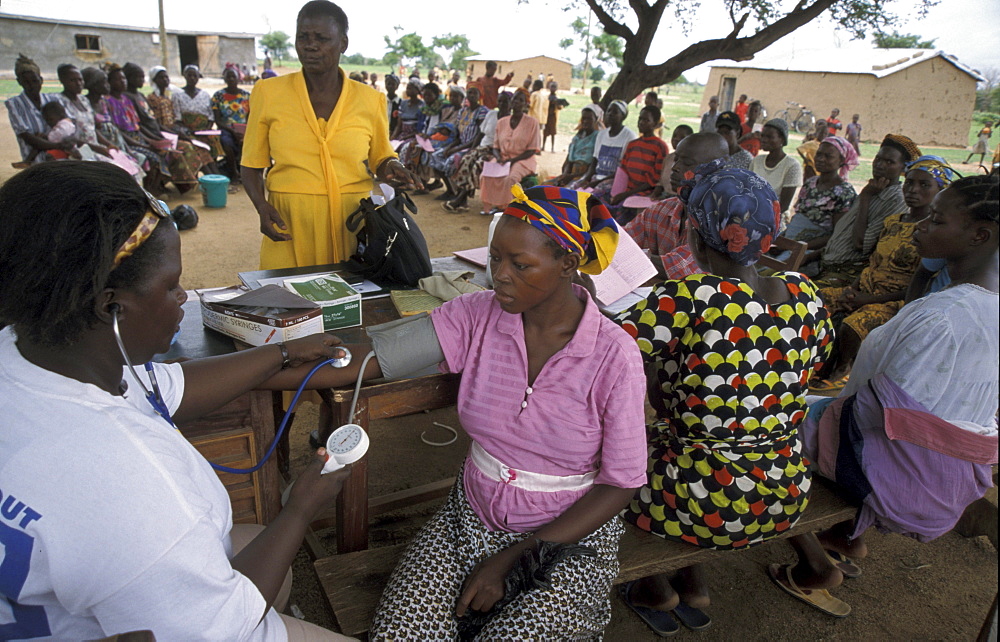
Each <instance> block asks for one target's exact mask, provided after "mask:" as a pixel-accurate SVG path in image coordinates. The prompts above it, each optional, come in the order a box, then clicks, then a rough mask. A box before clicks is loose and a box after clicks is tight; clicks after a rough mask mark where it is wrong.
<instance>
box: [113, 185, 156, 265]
mask: <svg viewBox="0 0 1000 642" xmlns="http://www.w3.org/2000/svg"><path fill="white" fill-rule="evenodd" d="M142 191H143V193H145V194H146V203H147V204H148V205H149V209H147V210H146V213H145V214H144V215H143V217H142V220H140V221H139V224H138V225H137V226H136V228H135V230H133V231H132V233H131V234H129V236H128V238H127V239H125V242H124V243H122V244H121V247H119V248H118V251H117V252H115V260H114V261H113V262H112V264H111V269H112V270H114V269H115V268H117V267H118V266H119V265H121V263H122V261H124V260H125V259H127V258H128V257H130V256H132V255H133V254H134V253H135V251H136V250H138V249H139V248H140V247H141V246H142V244H143V243H145V242H146V241H147V239H149V237H150V236H151V235H152V234H153V230H155V229H156V226H157V225H158V224H159V223H160V220H161V219H169V218H170V212H169V211H167V209H166V208H165V207H164V206H163V204H162V203H160V201H158V200H156V198H155V197H154V196H153V195H152V194H150V193H149V192H147V191H146V190H142Z"/></svg>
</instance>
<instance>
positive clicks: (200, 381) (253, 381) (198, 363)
mask: <svg viewBox="0 0 1000 642" xmlns="http://www.w3.org/2000/svg"><path fill="white" fill-rule="evenodd" d="M340 345H341V341H340V339H338V338H337V337H335V336H333V335H332V334H313V335H309V336H306V337H301V338H299V339H293V340H291V341H288V342H287V343H285V344H284V349H285V351H286V352H287V353H288V361H289V364H290V366H291V368H295V367H296V366H301V365H302V364H305V363H313V362H316V361H319V360H320V359H330V358H333V357H338V356H341V355H342V351H341V350H340V349H339V346H340ZM283 362H284V354H283V352H282V349H281V346H279V345H278V344H271V345H265V346H260V347H257V348H251V349H249V350H242V351H240V352H233V353H231V354H226V355H220V356H217V357H208V358H205V359H192V360H190V361H185V362H183V363H182V364H181V369H182V370H183V371H184V397H183V398H182V399H181V404H180V407H178V409H177V412H176V413H174V419H176V420H177V421H188V420H191V419H197V418H199V417H201V416H203V415H205V414H207V413H209V412H212V411H213V410H215V409H216V408H219V407H220V406H223V405H225V404H227V403H229V402H230V401H232V400H233V399H235V398H236V397H238V396H240V395H241V394H243V393H245V392H247V391H249V390H253V389H255V388H258V387H260V386H262V385H263V384H264V382H266V381H268V380H269V379H270V378H272V377H274V376H275V375H276V374H278V373H279V372H281V369H282V364H283ZM306 372H308V371H306ZM304 376H305V372H301V373H299V374H298V378H297V381H296V383H295V385H293V386H290V388H292V389H294V388H296V387H297V386H298V383H299V382H301V381H302V377H304Z"/></svg>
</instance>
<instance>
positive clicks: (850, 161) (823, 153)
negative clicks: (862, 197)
mask: <svg viewBox="0 0 1000 642" xmlns="http://www.w3.org/2000/svg"><path fill="white" fill-rule="evenodd" d="M813 162H814V164H815V166H816V171H817V172H818V174H817V175H816V176H813V177H811V178H808V179H806V182H805V183H804V184H803V185H802V189H801V190H799V200H798V201H796V202H795V214H794V215H793V216H792V220H791V222H789V223H788V227H786V228H785V231H784V232H782V234H784V235H785V236H787V237H788V238H790V239H793V240H795V241H803V242H804V243H806V245H807V247H808V249H809V250H812V251H817V250H821V249H822V248H823V247H824V246H825V245H826V242H827V241H828V240H829V239H830V235H831V234H833V226H834V225H836V224H837V221H839V220H840V217H842V216H843V215H844V214H846V213H847V212H848V211H849V210H850V209H851V205H853V204H854V199H855V198H857V192H855V191H854V186H853V185H851V184H850V183H848V182H847V174H848V172H850V171H851V170H852V169H854V168H855V167H857V166H858V155H857V153H856V152H855V151H854V148H853V147H851V145H850V143H848V142H847V141H845V140H844V139H843V138H840V137H837V136H830V137H828V138H827V139H826V140H824V141H823V142H822V143H821V144H820V145H819V146H818V147H817V149H816V154H815V155H814V157H813ZM782 260H783V259H782Z"/></svg>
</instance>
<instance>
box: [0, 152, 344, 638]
mask: <svg viewBox="0 0 1000 642" xmlns="http://www.w3.org/2000/svg"><path fill="white" fill-rule="evenodd" d="M0 272H2V273H3V274H4V275H5V277H6V278H4V279H2V280H0V326H6V327H5V328H4V329H3V330H0V398H2V399H3V403H2V404H0V425H3V426H4V429H3V430H2V431H0V488H3V492H4V496H5V497H16V498H17V503H16V508H13V513H11V512H10V511H7V510H5V515H6V519H5V521H4V527H3V528H4V531H5V533H4V548H5V551H4V552H5V557H4V565H5V568H9V567H11V566H13V567H16V568H19V569H23V573H21V574H20V575H19V574H17V573H15V574H14V584H13V585H12V584H11V582H10V578H11V576H10V575H9V574H8V575H6V576H5V581H4V585H3V590H2V593H0V604H3V605H4V610H5V612H6V613H8V614H10V613H11V612H12V611H11V609H12V608H13V614H14V618H15V619H17V620H19V621H18V622H16V623H15V624H14V625H13V626H12V625H11V624H10V623H9V622H8V624H7V625H6V627H5V633H14V635H13V637H16V638H24V639H29V638H39V637H49V636H51V637H52V638H54V639H63V640H92V639H97V638H104V637H106V636H109V635H113V634H116V633H120V632H122V631H133V630H143V629H148V630H151V631H152V632H153V634H154V635H155V636H156V639H159V640H196V639H217V640H237V639H240V640H249V639H254V640H273V639H285V638H286V637H287V638H288V639H303V637H304V635H305V634H307V633H308V632H310V631H311V632H312V634H313V635H315V634H316V630H317V627H314V626H312V625H308V624H306V623H304V622H302V621H301V620H296V619H295V618H291V617H286V616H280V615H279V614H278V611H277V609H281V608H283V604H282V601H283V599H287V589H288V588H290V586H287V588H286V589H284V590H285V591H286V592H285V593H284V598H283V597H282V584H283V583H284V582H286V575H287V574H288V570H289V567H290V565H291V563H292V560H293V559H294V558H295V555H296V553H297V551H298V549H299V545H300V543H301V542H302V538H303V536H304V535H305V532H306V528H307V524H308V523H309V520H310V519H312V518H313V516H316V515H318V514H319V513H320V512H321V511H323V510H326V509H327V508H328V507H329V505H330V504H331V502H332V501H333V500H334V498H335V497H336V496H337V494H338V492H339V490H340V487H341V484H342V483H343V480H344V479H345V478H346V476H347V471H338V472H336V473H332V474H328V475H321V474H320V471H321V469H322V467H323V463H324V461H323V460H324V456H323V455H324V453H323V452H320V453H318V456H317V457H316V458H315V459H314V461H313V462H312V463H310V464H309V465H308V466H307V467H306V468H305V470H304V471H303V473H302V474H301V475H300V476H299V478H298V481H297V482H296V483H295V484H294V485H293V486H292V490H291V492H290V495H289V498H288V503H287V504H286V506H285V510H282V511H281V513H280V514H279V515H278V516H277V517H276V518H275V519H274V521H272V522H271V524H270V525H269V526H268V527H267V528H262V527H259V526H249V527H248V526H242V525H241V526H234V525H233V511H232V507H231V505H230V501H229V496H228V495H227V493H226V489H225V488H224V487H223V485H222V483H221V482H220V480H219V477H218V475H217V474H216V473H215V471H214V470H213V469H212V468H211V466H210V465H209V463H208V462H207V461H206V460H205V459H204V457H202V455H201V454H200V453H199V452H198V451H197V450H195V448H194V446H192V445H191V444H190V443H189V442H188V441H187V440H186V439H185V438H184V436H183V435H182V434H181V433H180V432H179V431H177V430H175V429H174V426H173V421H177V422H178V423H180V422H187V421H191V420H194V419H197V418H198V417H201V416H202V415H205V414H207V413H209V412H211V411H213V410H214V409H216V408H218V407H220V406H222V405H224V404H226V403H228V402H229V401H231V400H233V399H235V398H236V397H238V396H239V395H241V394H243V393H245V392H247V391H249V390H251V389H252V388H255V387H257V386H261V385H268V380H269V379H270V378H272V377H274V376H275V375H277V374H278V373H279V372H280V371H281V370H282V367H283V366H286V365H298V364H302V363H305V362H311V361H313V360H316V359H319V358H328V357H331V356H336V355H338V354H339V353H340V351H339V350H338V349H337V348H336V347H335V338H334V337H332V336H329V335H324V334H318V335H313V336H309V337H304V338H301V339H298V340H295V341H289V342H288V343H286V344H284V345H280V346H279V345H268V346H263V347H259V348H253V349H250V350H245V351H242V352H236V353H233V354H229V355H225V356H220V357H212V358H207V359H195V360H189V361H185V362H183V363H179V364H170V365H167V364H159V363H150V362H151V360H152V358H153V356H154V355H155V354H157V353H162V352H165V351H167V350H168V349H169V347H170V342H171V339H172V338H173V336H174V334H175V333H176V332H177V328H178V324H179V323H180V320H181V317H182V316H183V315H184V312H183V310H182V309H181V306H182V304H183V303H184V301H185V300H186V299H187V295H186V294H185V291H184V288H183V287H182V286H181V285H180V283H179V280H180V276H181V252H180V236H179V235H178V233H177V230H176V229H175V228H174V226H173V224H172V221H171V219H170V213H169V212H167V211H166V209H165V208H164V207H163V206H162V205H161V204H160V203H159V202H157V201H156V200H155V199H153V198H152V196H150V195H149V194H148V193H147V192H144V191H143V190H142V189H141V188H140V187H139V186H138V185H136V184H135V182H133V181H132V179H131V178H130V177H129V175H128V174H127V173H126V172H125V171H124V170H122V169H119V168H117V167H115V166H114V165H111V164H107V163H88V162H78V161H64V162H59V163H43V164H39V165H36V166H34V167H31V168H29V169H27V170H25V171H23V172H21V173H20V174H17V175H15V176H13V177H12V178H10V179H9V180H8V181H7V182H6V183H5V184H4V185H3V187H0ZM133 362H134V363H145V364H146V367H145V368H141V367H140V368H138V369H136V368H132V367H130V363H133ZM284 374H285V377H286V380H287V381H289V382H291V381H301V379H302V376H303V373H302V372H301V370H300V371H297V372H295V371H285V373H284ZM157 382H158V384H157ZM146 388H152V390H153V391H155V393H156V394H155V395H154V393H153V392H150V393H148V395H147V394H145V393H144V389H146ZM54 444H57V447H58V448H59V449H60V450H61V451H63V452H65V453H72V456H67V457H61V458H60V460H59V463H58V466H57V470H56V469H54V468H53V460H52V455H53V445H54ZM40 479H46V480H49V483H39V480H40ZM11 507H12V504H7V508H11ZM19 513H20V515H19V519H15V518H17V517H18V514H19ZM247 534H252V537H253V539H252V541H250V542H249V543H248V544H247V545H246V546H245V547H243V548H242V550H240V546H239V542H238V541H237V540H239V539H241V538H245V536H246V535H247ZM178 587H183V590H178ZM14 599H16V600H17V602H16V604H15V603H13V600H14ZM167 603H169V604H170V607H169V608H165V607H164V605H165V604H167ZM272 606H273V607H274V608H272ZM320 633H324V634H325V635H327V636H331V635H333V634H331V633H330V632H320ZM5 637H8V636H7V635H5ZM309 639H318V638H309Z"/></svg>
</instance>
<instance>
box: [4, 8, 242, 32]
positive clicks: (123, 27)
mask: <svg viewBox="0 0 1000 642" xmlns="http://www.w3.org/2000/svg"><path fill="white" fill-rule="evenodd" d="M0 18H10V19H11V20H26V21H28V22H45V23H48V24H53V25H66V26H67V27H97V28H100V29H121V30H123V31H141V32H143V33H159V31H160V30H159V28H157V27H135V26H131V25H112V24H107V23H103V22H81V21H79V20H59V19H57V18H39V17H36V16H17V15H14V14H11V13H3V12H0ZM167 33H168V34H173V35H175V36H176V35H180V36H225V37H226V38H257V37H259V36H261V35H262V34H259V33H241V32H232V31H186V30H183V29H169V28H168V29H167Z"/></svg>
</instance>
